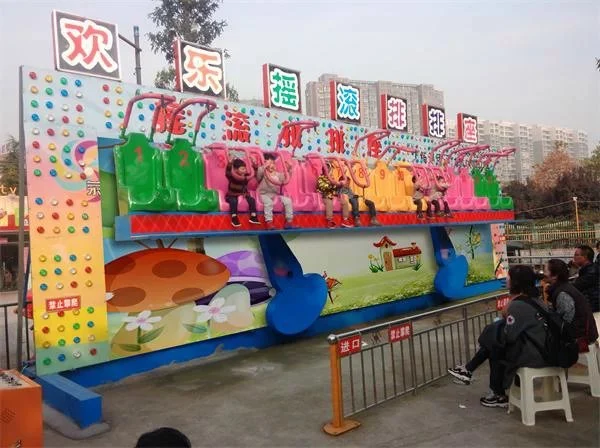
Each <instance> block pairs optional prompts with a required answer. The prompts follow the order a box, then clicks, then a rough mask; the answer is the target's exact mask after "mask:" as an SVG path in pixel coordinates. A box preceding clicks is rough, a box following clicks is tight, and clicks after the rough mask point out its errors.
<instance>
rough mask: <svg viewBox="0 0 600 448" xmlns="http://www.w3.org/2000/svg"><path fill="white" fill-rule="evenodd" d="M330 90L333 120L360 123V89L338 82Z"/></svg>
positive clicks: (332, 82) (333, 82)
mask: <svg viewBox="0 0 600 448" xmlns="http://www.w3.org/2000/svg"><path fill="white" fill-rule="evenodd" d="M330 89H331V90H330V102H331V104H330V105H331V119H332V120H343V121H348V122H350V123H360V89H359V88H358V87H354V86H353V85H351V84H345V83H341V82H337V81H331V84H330Z"/></svg>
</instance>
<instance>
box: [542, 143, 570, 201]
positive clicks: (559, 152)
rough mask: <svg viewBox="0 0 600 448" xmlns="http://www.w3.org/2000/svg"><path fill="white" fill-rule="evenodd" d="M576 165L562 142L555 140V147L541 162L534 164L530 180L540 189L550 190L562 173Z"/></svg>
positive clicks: (567, 171)
mask: <svg viewBox="0 0 600 448" xmlns="http://www.w3.org/2000/svg"><path fill="white" fill-rule="evenodd" d="M576 166H577V163H576V162H575V160H574V159H573V157H571V155H569V153H568V152H567V151H565V146H564V143H563V142H555V149H554V150H553V151H552V152H551V153H550V154H548V156H546V158H545V159H544V160H543V162H542V163H541V164H539V165H536V167H535V169H534V172H533V176H532V178H531V181H532V183H533V185H534V186H536V187H538V188H540V189H541V190H550V189H552V188H554V187H555V186H556V184H557V182H558V179H560V177H561V176H562V175H564V174H567V173H569V172H570V171H572V170H573V169H574V168H575V167H576Z"/></svg>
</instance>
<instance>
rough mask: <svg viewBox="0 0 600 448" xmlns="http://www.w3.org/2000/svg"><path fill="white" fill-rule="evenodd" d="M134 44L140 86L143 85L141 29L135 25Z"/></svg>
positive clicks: (137, 78)
mask: <svg viewBox="0 0 600 448" xmlns="http://www.w3.org/2000/svg"><path fill="white" fill-rule="evenodd" d="M133 42H134V43H135V80H136V82H137V84H138V85H141V84H142V64H141V62H140V55H141V54H142V49H141V48H140V27H139V26H137V25H135V26H134V27H133Z"/></svg>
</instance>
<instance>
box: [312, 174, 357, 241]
mask: <svg viewBox="0 0 600 448" xmlns="http://www.w3.org/2000/svg"><path fill="white" fill-rule="evenodd" d="M340 180H342V178H340ZM317 191H318V192H319V193H321V196H322V197H323V203H324V204H325V219H326V220H327V227H329V228H330V229H335V227H336V224H335V221H334V220H333V198H334V197H335V196H339V198H340V203H341V206H342V224H341V225H342V227H352V223H351V222H350V220H349V219H348V217H349V216H350V209H349V207H348V196H347V195H346V194H345V193H341V191H340V190H339V189H338V187H336V186H335V185H333V183H331V181H330V180H329V177H327V175H326V174H325V168H323V173H322V174H321V175H320V176H319V177H318V178H317Z"/></svg>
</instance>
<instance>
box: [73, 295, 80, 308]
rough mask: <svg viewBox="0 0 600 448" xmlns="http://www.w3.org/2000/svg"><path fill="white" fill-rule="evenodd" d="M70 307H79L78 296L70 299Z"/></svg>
mask: <svg viewBox="0 0 600 448" xmlns="http://www.w3.org/2000/svg"><path fill="white" fill-rule="evenodd" d="M71 307H72V308H79V297H73V298H72V299H71Z"/></svg>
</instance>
